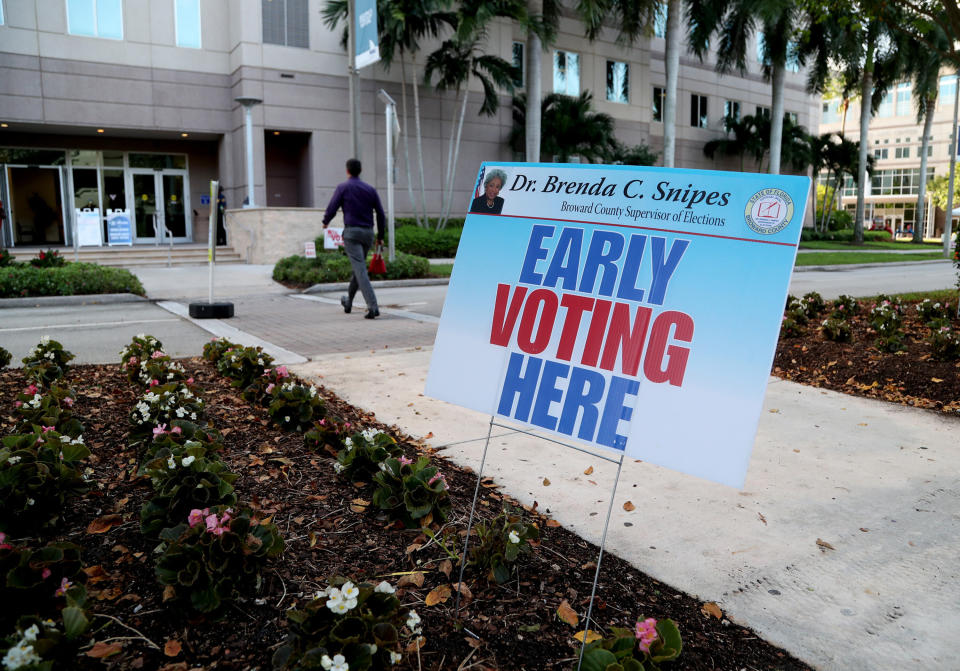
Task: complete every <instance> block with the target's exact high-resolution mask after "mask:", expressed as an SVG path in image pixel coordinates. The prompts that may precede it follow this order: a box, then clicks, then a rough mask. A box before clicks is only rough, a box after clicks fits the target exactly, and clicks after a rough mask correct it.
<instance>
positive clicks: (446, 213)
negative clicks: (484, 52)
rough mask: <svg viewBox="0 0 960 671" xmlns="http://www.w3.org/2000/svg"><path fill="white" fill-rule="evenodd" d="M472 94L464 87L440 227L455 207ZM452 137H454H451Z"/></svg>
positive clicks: (443, 226) (443, 225)
mask: <svg viewBox="0 0 960 671" xmlns="http://www.w3.org/2000/svg"><path fill="white" fill-rule="evenodd" d="M469 95H470V88H469V86H464V88H463V102H462V103H461V105H460V121H459V122H458V123H457V139H456V141H455V142H454V144H453V159H452V161H451V163H450V181H449V182H448V186H447V198H446V201H447V207H446V209H445V210H444V212H443V219H442V220H441V222H440V225H439V226H437V228H438V229H442V228H446V226H447V220H448V219H449V218H450V210H452V209H453V192H454V182H455V181H456V180H457V160H458V159H459V158H460V137H461V136H462V135H463V120H464V118H465V117H466V116H467V97H468V96H469ZM451 139H452V138H451Z"/></svg>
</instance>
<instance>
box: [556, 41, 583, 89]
mask: <svg viewBox="0 0 960 671" xmlns="http://www.w3.org/2000/svg"><path fill="white" fill-rule="evenodd" d="M553 92H554V93H562V94H564V95H568V96H578V95H580V55H579V54H572V53H570V52H569V51H554V52H553Z"/></svg>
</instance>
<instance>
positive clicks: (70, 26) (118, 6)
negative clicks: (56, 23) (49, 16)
mask: <svg viewBox="0 0 960 671" xmlns="http://www.w3.org/2000/svg"><path fill="white" fill-rule="evenodd" d="M67 32H68V33H70V34H71V35H87V36H89V37H105V38H109V39H114V40H122V39H123V3H122V2H121V0H67Z"/></svg>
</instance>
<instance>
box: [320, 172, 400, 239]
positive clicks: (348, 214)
mask: <svg viewBox="0 0 960 671" xmlns="http://www.w3.org/2000/svg"><path fill="white" fill-rule="evenodd" d="M341 207H342V208H343V225H344V226H361V227H363V228H373V213H374V212H376V213H377V237H379V238H383V237H384V231H385V222H386V219H387V217H386V215H385V214H384V213H383V205H381V204H380V196H378V195H377V190H376V189H374V188H373V187H372V186H370V185H369V184H367V183H366V182H364V181H363V180H361V179H360V178H359V177H351V178H350V179H348V180H347V181H346V182H343V183H341V184H339V185H337V190H336V191H334V192H333V198H331V199H330V204H329V205H327V211H326V212H325V213H324V215H323V225H324V226H326V225H327V224H328V223H329V222H330V220H331V219H333V216H334V215H335V214H336V213H337V210H338V209H340V208H341Z"/></svg>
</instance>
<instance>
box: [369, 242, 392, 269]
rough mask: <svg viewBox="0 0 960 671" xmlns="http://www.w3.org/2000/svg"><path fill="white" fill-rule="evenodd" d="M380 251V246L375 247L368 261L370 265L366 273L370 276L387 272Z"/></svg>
mask: <svg viewBox="0 0 960 671" xmlns="http://www.w3.org/2000/svg"><path fill="white" fill-rule="evenodd" d="M380 249H381V247H380V245H377V247H376V249H374V250H373V257H372V258H371V259H370V265H369V267H368V268H367V272H368V273H370V274H371V275H384V274H386V272H387V263H386V262H385V261H384V260H383V255H382V254H380Z"/></svg>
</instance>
